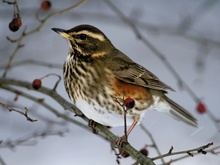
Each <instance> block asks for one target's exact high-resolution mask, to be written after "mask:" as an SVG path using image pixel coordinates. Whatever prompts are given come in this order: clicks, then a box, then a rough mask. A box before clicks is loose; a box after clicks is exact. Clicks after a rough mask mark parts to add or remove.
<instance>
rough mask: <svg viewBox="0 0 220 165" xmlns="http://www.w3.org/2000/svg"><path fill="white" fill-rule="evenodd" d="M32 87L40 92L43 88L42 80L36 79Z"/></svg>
mask: <svg viewBox="0 0 220 165" xmlns="http://www.w3.org/2000/svg"><path fill="white" fill-rule="evenodd" d="M32 87H33V88H34V89H36V90H38V89H39V88H40V87H41V79H35V80H34V81H33V82H32Z"/></svg>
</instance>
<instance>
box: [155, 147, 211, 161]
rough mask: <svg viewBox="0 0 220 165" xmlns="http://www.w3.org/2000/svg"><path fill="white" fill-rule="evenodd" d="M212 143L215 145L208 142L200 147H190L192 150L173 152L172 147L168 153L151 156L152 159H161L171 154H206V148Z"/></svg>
mask: <svg viewBox="0 0 220 165" xmlns="http://www.w3.org/2000/svg"><path fill="white" fill-rule="evenodd" d="M212 145H213V143H208V144H206V145H204V146H201V147H198V148H194V149H190V150H185V151H178V152H172V151H173V149H172V147H171V149H170V150H169V152H168V153H166V154H163V155H160V156H156V157H154V158H151V159H152V160H156V159H161V158H164V157H168V156H171V155H179V154H188V156H193V154H194V153H193V152H197V153H202V154H206V153H207V151H205V149H206V148H209V147H210V146H212Z"/></svg>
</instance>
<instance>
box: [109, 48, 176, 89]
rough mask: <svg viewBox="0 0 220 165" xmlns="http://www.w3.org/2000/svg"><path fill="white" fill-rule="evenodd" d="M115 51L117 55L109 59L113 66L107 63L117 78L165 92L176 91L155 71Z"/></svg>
mask: <svg viewBox="0 0 220 165" xmlns="http://www.w3.org/2000/svg"><path fill="white" fill-rule="evenodd" d="M115 53H117V55H116V56H112V57H110V59H109V60H110V61H111V62H108V64H113V66H108V64H107V67H108V68H109V69H110V70H111V71H112V73H113V74H114V75H115V77H116V78H117V79H119V80H122V81H125V82H127V83H131V84H136V85H140V86H143V87H147V88H151V89H156V90H162V91H165V92H166V91H167V90H172V91H174V90H173V89H172V88H171V87H169V86H168V85H166V84H165V83H163V82H162V81H160V80H159V79H158V78H157V76H155V75H154V74H153V73H151V72H150V71H148V70H147V69H145V68H144V67H143V66H141V65H138V64H137V63H135V62H134V61H132V60H131V59H130V58H128V57H127V56H126V55H124V54H123V53H121V52H120V51H117V52H115Z"/></svg>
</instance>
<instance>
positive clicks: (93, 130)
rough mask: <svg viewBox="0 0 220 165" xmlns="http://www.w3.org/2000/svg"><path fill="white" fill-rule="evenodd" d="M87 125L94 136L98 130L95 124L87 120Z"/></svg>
mask: <svg viewBox="0 0 220 165" xmlns="http://www.w3.org/2000/svg"><path fill="white" fill-rule="evenodd" d="M88 125H89V127H91V128H92V132H93V133H94V134H98V133H99V130H98V129H97V128H96V122H95V121H94V120H91V119H89V121H88Z"/></svg>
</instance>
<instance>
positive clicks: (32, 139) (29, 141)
mask: <svg viewBox="0 0 220 165" xmlns="http://www.w3.org/2000/svg"><path fill="white" fill-rule="evenodd" d="M66 132H68V129H65V130H60V131H48V130H47V131H43V132H36V133H33V134H31V135H29V136H26V137H23V138H20V139H17V140H6V141H4V140H3V141H2V143H1V144H0V148H9V149H11V150H13V149H14V148H15V147H17V146H24V145H25V146H33V145H36V144H37V141H36V138H40V137H41V138H44V137H47V136H54V135H59V136H61V137H62V136H64V134H65V133H66Z"/></svg>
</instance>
